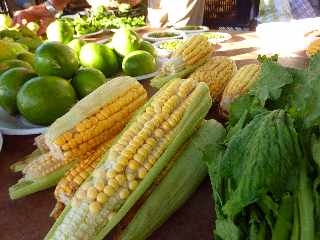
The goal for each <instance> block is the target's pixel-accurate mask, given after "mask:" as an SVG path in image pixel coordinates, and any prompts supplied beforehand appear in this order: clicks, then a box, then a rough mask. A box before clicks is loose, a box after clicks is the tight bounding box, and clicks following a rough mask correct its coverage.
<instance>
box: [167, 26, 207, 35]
mask: <svg viewBox="0 0 320 240" xmlns="http://www.w3.org/2000/svg"><path fill="white" fill-rule="evenodd" d="M189 27H197V28H199V29H187V28H188V26H185V27H173V29H175V30H177V31H182V32H184V33H185V34H195V33H202V32H207V31H209V28H208V27H207V26H189Z"/></svg>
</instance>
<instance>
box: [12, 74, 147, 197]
mask: <svg viewBox="0 0 320 240" xmlns="http://www.w3.org/2000/svg"><path fill="white" fill-rule="evenodd" d="M32 81H33V80H32ZM146 97H147V95H146V91H145V90H144V88H143V87H142V86H141V85H140V84H139V83H138V82H137V81H136V80H135V79H133V78H130V77H120V78H115V79H113V80H111V81H109V82H107V83H105V84H103V85H102V86H100V87H99V88H97V89H96V91H94V92H92V93H91V94H89V95H88V96H86V97H85V98H83V99H82V100H81V101H79V102H78V103H77V104H76V105H74V106H73V107H72V108H71V109H70V111H68V112H67V113H66V114H65V115H63V116H62V117H61V118H58V119H57V120H56V121H55V122H54V123H53V124H51V125H50V127H49V128H48V130H47V132H46V133H45V134H44V135H42V136H41V137H40V138H39V137H38V138H37V139H36V144H37V146H38V149H39V151H37V152H39V154H35V155H33V156H31V157H30V158H28V159H29V160H28V163H27V164H26V165H25V162H24V161H23V162H22V163H19V164H15V165H13V167H12V168H13V169H14V170H15V169H18V170H19V171H22V172H23V174H24V177H23V178H22V179H21V180H20V181H19V182H18V183H17V184H15V185H14V186H12V187H10V189H9V193H10V197H11V198H12V199H16V198H21V197H24V196H26V195H29V194H32V193H34V192H37V191H40V190H43V189H46V188H49V187H52V186H54V185H55V184H56V183H57V182H58V181H59V179H60V178H61V177H62V176H63V174H64V173H65V172H66V171H67V170H68V169H69V168H70V167H71V166H72V165H74V164H75V163H76V162H80V164H81V165H82V164H85V162H86V161H88V160H87V158H88V157H89V158H90V157H91V156H92V154H96V153H95V149H96V148H99V146H104V147H105V145H104V144H105V143H106V142H109V141H111V140H112V139H113V138H114V137H115V136H116V135H117V134H118V133H119V132H120V131H121V130H122V129H123V128H124V127H125V125H126V124H127V122H128V121H129V119H130V116H131V114H132V113H133V112H134V111H135V110H137V109H138V108H139V107H140V106H141V105H142V104H143V103H144V102H145V100H146ZM101 154H103V153H101ZM21 164H22V165H25V166H24V167H23V169H21V167H19V165H21ZM93 166H94V165H92V166H90V165H89V167H88V172H87V176H88V175H89V173H90V168H91V171H92V170H93V168H94V167H93ZM83 176H84V175H82V177H83Z"/></svg>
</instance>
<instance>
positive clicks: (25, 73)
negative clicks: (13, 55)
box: [0, 67, 36, 114]
mask: <svg viewBox="0 0 320 240" xmlns="http://www.w3.org/2000/svg"><path fill="white" fill-rule="evenodd" d="M35 76H36V75H35V73H34V71H32V70H30V69H28V68H22V67H19V68H12V69H10V70H8V71H6V72H4V73H3V74H2V75H1V76H0V106H1V107H2V108H3V109H4V110H5V111H7V112H8V113H10V114H16V113H17V111H18V109H17V93H18V91H19V89H20V88H21V86H22V85H23V84H24V83H25V82H26V81H28V80H29V79H30V78H33V77H35Z"/></svg>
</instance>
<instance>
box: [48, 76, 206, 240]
mask: <svg viewBox="0 0 320 240" xmlns="http://www.w3.org/2000/svg"><path fill="white" fill-rule="evenodd" d="M210 107H211V97H210V93H209V90H208V87H207V86H206V84H204V83H198V82H197V81H194V80H192V79H189V80H182V79H175V80H173V81H172V82H170V83H168V84H167V85H166V86H165V87H164V88H162V89H161V90H160V91H159V92H158V93H157V94H156V95H155V96H154V97H152V98H151V100H150V101H149V102H148V103H147V104H146V105H145V106H144V107H143V108H142V109H141V110H140V111H139V113H138V114H137V115H136V117H135V118H134V119H133V120H132V121H131V122H130V124H129V126H128V127H127V128H126V129H125V131H123V133H122V134H121V136H120V137H119V139H118V140H117V142H116V143H115V144H114V145H113V146H112V147H111V148H110V150H109V152H108V154H106V155H104V157H103V159H102V161H101V162H100V163H99V165H98V167H97V168H96V169H95V170H94V171H93V173H92V176H90V177H89V178H88V179H87V181H86V182H85V183H84V184H82V185H81V187H80V188H79V189H78V191H77V192H76V194H75V196H74V197H73V199H72V201H71V204H69V205H68V207H67V208H65V210H64V211H63V213H62V214H61V215H60V217H59V218H58V220H57V221H56V223H55V225H54V226H53V228H52V229H51V231H50V232H49V233H48V235H47V237H46V239H52V240H54V239H103V237H104V236H105V235H106V234H108V232H109V231H110V230H111V229H112V228H113V227H114V226H115V225H116V224H118V223H119V221H120V220H121V219H122V218H123V217H124V216H125V215H126V213H127V212H128V211H129V210H130V208H131V207H132V206H133V205H134V204H135V203H136V202H137V200H138V199H139V198H140V197H141V196H142V195H143V193H144V192H145V191H146V190H147V189H148V188H149V187H150V186H151V185H152V182H153V181H154V180H155V178H156V177H157V175H159V173H160V172H161V171H162V170H163V169H164V168H165V166H166V164H167V163H168V161H169V160H170V159H171V158H172V157H173V156H174V154H175V152H176V151H177V150H178V148H179V147H180V146H182V144H183V143H184V142H185V141H186V140H187V139H188V138H189V137H190V135H191V134H192V133H193V132H194V130H195V128H196V126H197V125H198V124H199V123H200V122H201V121H202V120H203V118H204V117H205V115H206V114H207V112H208V111H209V109H210Z"/></svg>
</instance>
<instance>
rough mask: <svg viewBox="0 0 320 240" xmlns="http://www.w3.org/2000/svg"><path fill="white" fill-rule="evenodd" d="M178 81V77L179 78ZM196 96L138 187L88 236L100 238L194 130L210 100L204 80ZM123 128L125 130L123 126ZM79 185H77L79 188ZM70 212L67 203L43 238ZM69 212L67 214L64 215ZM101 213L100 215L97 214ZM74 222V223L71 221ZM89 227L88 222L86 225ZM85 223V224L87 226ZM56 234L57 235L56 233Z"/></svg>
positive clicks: (119, 218)
mask: <svg viewBox="0 0 320 240" xmlns="http://www.w3.org/2000/svg"><path fill="white" fill-rule="evenodd" d="M179 81H181V79H179ZM165 89H166V86H164V88H162V89H161V90H160V91H159V92H158V93H157V94H155V95H154V96H153V97H152V98H151V99H150V100H149V101H148V103H147V104H145V105H144V106H143V107H142V108H140V110H139V111H138V113H137V114H136V115H135V116H134V118H133V119H132V120H131V122H130V123H129V124H128V126H127V128H129V126H130V125H131V124H132V123H133V122H134V121H135V119H136V118H137V116H139V114H140V113H141V112H143V111H144V110H145V109H146V107H148V106H149V105H150V104H151V102H152V101H153V100H154V98H156V97H157V96H158V95H159V94H160V93H161V92H162V91H165ZM195 93H196V97H195V98H194V99H193V100H192V102H191V103H190V105H189V106H188V108H187V110H186V111H185V113H184V114H183V117H182V119H181V120H180V122H179V123H178V125H177V126H176V127H175V129H174V131H173V133H172V136H174V137H173V138H172V139H171V140H170V143H169V145H168V147H167V148H166V150H165V151H164V153H163V154H162V155H161V157H160V158H159V159H158V160H157V162H156V163H155V165H154V166H153V167H152V169H150V170H149V172H148V173H147V175H146V177H145V178H144V179H143V180H142V181H141V182H140V183H139V185H138V187H137V188H136V189H135V190H134V191H133V192H132V193H131V194H130V196H129V197H128V198H127V200H126V201H125V202H124V204H123V205H122V206H121V207H120V209H118V211H117V212H116V214H115V216H114V217H113V218H112V219H111V221H107V220H106V221H105V225H104V226H100V227H99V229H98V230H97V231H96V232H95V233H94V235H93V236H91V237H90V238H91V239H95V240H98V239H103V238H104V236H106V235H107V234H108V233H109V232H110V231H111V230H112V229H113V228H114V227H115V226H116V225H117V224H118V223H119V222H120V221H121V220H122V219H123V218H124V217H125V216H126V214H127V213H128V212H129V210H130V209H131V208H132V207H133V206H134V205H135V203H136V202H137V201H138V200H139V199H140V198H141V197H142V196H143V194H144V193H145V192H146V191H147V190H148V189H149V188H150V187H151V185H152V184H153V182H154V181H155V179H156V178H157V176H158V175H159V174H160V173H161V172H162V170H163V169H164V168H165V167H166V165H167V164H168V162H169V161H170V159H172V158H173V156H174V155H175V153H176V152H177V150H178V149H179V148H180V147H181V146H182V145H183V144H184V143H185V142H186V141H187V139H188V138H189V137H190V136H191V135H192V134H193V133H194V131H195V129H196V127H197V126H198V125H199V124H200V123H201V122H202V120H203V119H204V117H205V116H206V114H207V113H208V111H209V109H210V107H211V104H212V100H211V97H210V93H209V89H208V87H207V85H206V84H204V83H198V87H197V89H196V90H195ZM124 131H125V130H124ZM107 159H108V158H107V157H106V155H105V157H104V158H103V159H102V161H101V162H100V164H99V166H101V165H102V164H104V163H105V161H106V160H107ZM99 166H98V167H97V168H96V170H97V169H98V168H99ZM89 181H92V177H89V178H88V179H87V181H86V182H89ZM80 189H81V188H80ZM73 213H77V210H76V209H73V207H72V206H71V205H70V204H69V205H68V206H67V207H66V208H65V209H64V211H63V212H62V214H61V215H60V217H59V218H58V219H57V221H56V223H55V224H54V225H53V227H52V228H51V230H50V231H49V233H48V234H47V236H46V238H45V239H55V238H54V235H55V234H60V232H56V231H59V229H58V227H59V225H60V224H69V223H70V219H69V220H68V217H71V219H73V217H72V216H73V215H72V214H73ZM68 214H71V215H68ZM98 217H101V216H98ZM80 220H81V222H83V221H82V220H83V219H80ZM72 224H77V223H74V222H73V223H72ZM90 227H92V226H90ZM90 227H89V228H90ZM59 236H60V235H59Z"/></svg>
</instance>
